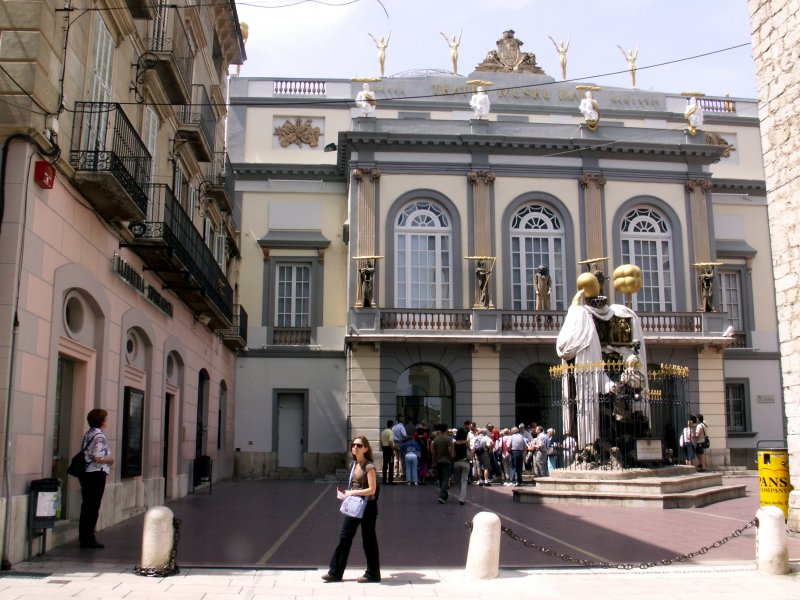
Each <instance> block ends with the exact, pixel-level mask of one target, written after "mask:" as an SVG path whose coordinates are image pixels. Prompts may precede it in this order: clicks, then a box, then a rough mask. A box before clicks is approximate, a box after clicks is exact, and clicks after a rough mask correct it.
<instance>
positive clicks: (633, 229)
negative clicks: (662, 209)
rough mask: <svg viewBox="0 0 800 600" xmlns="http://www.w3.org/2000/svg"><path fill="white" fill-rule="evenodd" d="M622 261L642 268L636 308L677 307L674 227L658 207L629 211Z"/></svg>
mask: <svg viewBox="0 0 800 600" xmlns="http://www.w3.org/2000/svg"><path fill="white" fill-rule="evenodd" d="M620 229H621V236H620V237H621V242H622V262H623V263H626V264H634V265H636V266H638V267H639V268H640V269H641V270H642V289H641V290H640V291H639V292H637V293H636V294H634V295H633V309H634V310H638V311H642V312H658V311H671V310H673V308H672V306H673V304H672V303H673V298H672V294H673V282H672V278H673V274H672V230H671V229H670V226H669V223H668V222H667V220H666V219H665V218H664V217H663V216H662V215H661V214H660V213H659V212H658V211H656V210H655V209H653V208H650V207H639V208H635V209H633V210H632V211H630V212H628V214H626V215H625V218H624V219H623V220H622V226H621V228H620Z"/></svg>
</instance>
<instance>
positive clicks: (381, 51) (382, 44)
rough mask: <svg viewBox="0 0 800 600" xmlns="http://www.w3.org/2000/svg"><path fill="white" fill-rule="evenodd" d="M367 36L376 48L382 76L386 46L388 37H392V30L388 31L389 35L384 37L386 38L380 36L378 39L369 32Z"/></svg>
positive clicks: (387, 45)
mask: <svg viewBox="0 0 800 600" xmlns="http://www.w3.org/2000/svg"><path fill="white" fill-rule="evenodd" d="M369 37H371V38H372V41H373V42H375V46H376V47H377V48H378V63H380V65H381V77H383V67H384V65H385V64H386V48H388V47H389V39H390V38H391V37H392V32H391V31H390V32H389V35H388V36H387V37H386V39H384V38H383V37H381V39H380V40H379V39H377V38H376V37H375V36H374V35H372V34H371V33H370V34H369Z"/></svg>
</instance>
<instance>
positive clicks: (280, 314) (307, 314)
mask: <svg viewBox="0 0 800 600" xmlns="http://www.w3.org/2000/svg"><path fill="white" fill-rule="evenodd" d="M275 278H276V280H275V327H310V326H311V266H310V265H307V264H306V265H303V264H279V265H277V268H276V270H275Z"/></svg>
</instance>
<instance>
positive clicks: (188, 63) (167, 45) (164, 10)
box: [145, 4, 194, 89]
mask: <svg viewBox="0 0 800 600" xmlns="http://www.w3.org/2000/svg"><path fill="white" fill-rule="evenodd" d="M156 11H157V14H156V18H154V19H153V25H152V29H151V31H150V35H149V36H148V37H147V38H146V39H145V45H146V46H147V50H148V51H150V52H155V53H170V54H172V57H173V59H174V61H175V65H176V67H177V70H178V75H179V76H180V78H181V79H182V80H183V84H184V86H185V87H186V88H187V89H188V87H189V85H190V84H191V83H192V71H193V67H194V51H193V50H192V45H191V44H190V43H189V35H188V34H187V33H186V27H185V26H184V24H183V19H182V18H181V14H180V12H179V11H178V10H177V8H175V7H174V6H170V5H167V4H161V5H159V6H158V7H157V9H156Z"/></svg>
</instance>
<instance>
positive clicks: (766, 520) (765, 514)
mask: <svg viewBox="0 0 800 600" xmlns="http://www.w3.org/2000/svg"><path fill="white" fill-rule="evenodd" d="M756 518H757V519H758V530H757V532H756V568H757V569H758V570H759V572H761V573H764V574H765V575H786V574H787V573H789V572H790V568H789V539H788V535H787V533H786V523H785V522H784V514H783V511H782V510H781V509H780V508H778V507H777V506H763V507H761V508H759V509H758V512H757V513H756Z"/></svg>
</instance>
